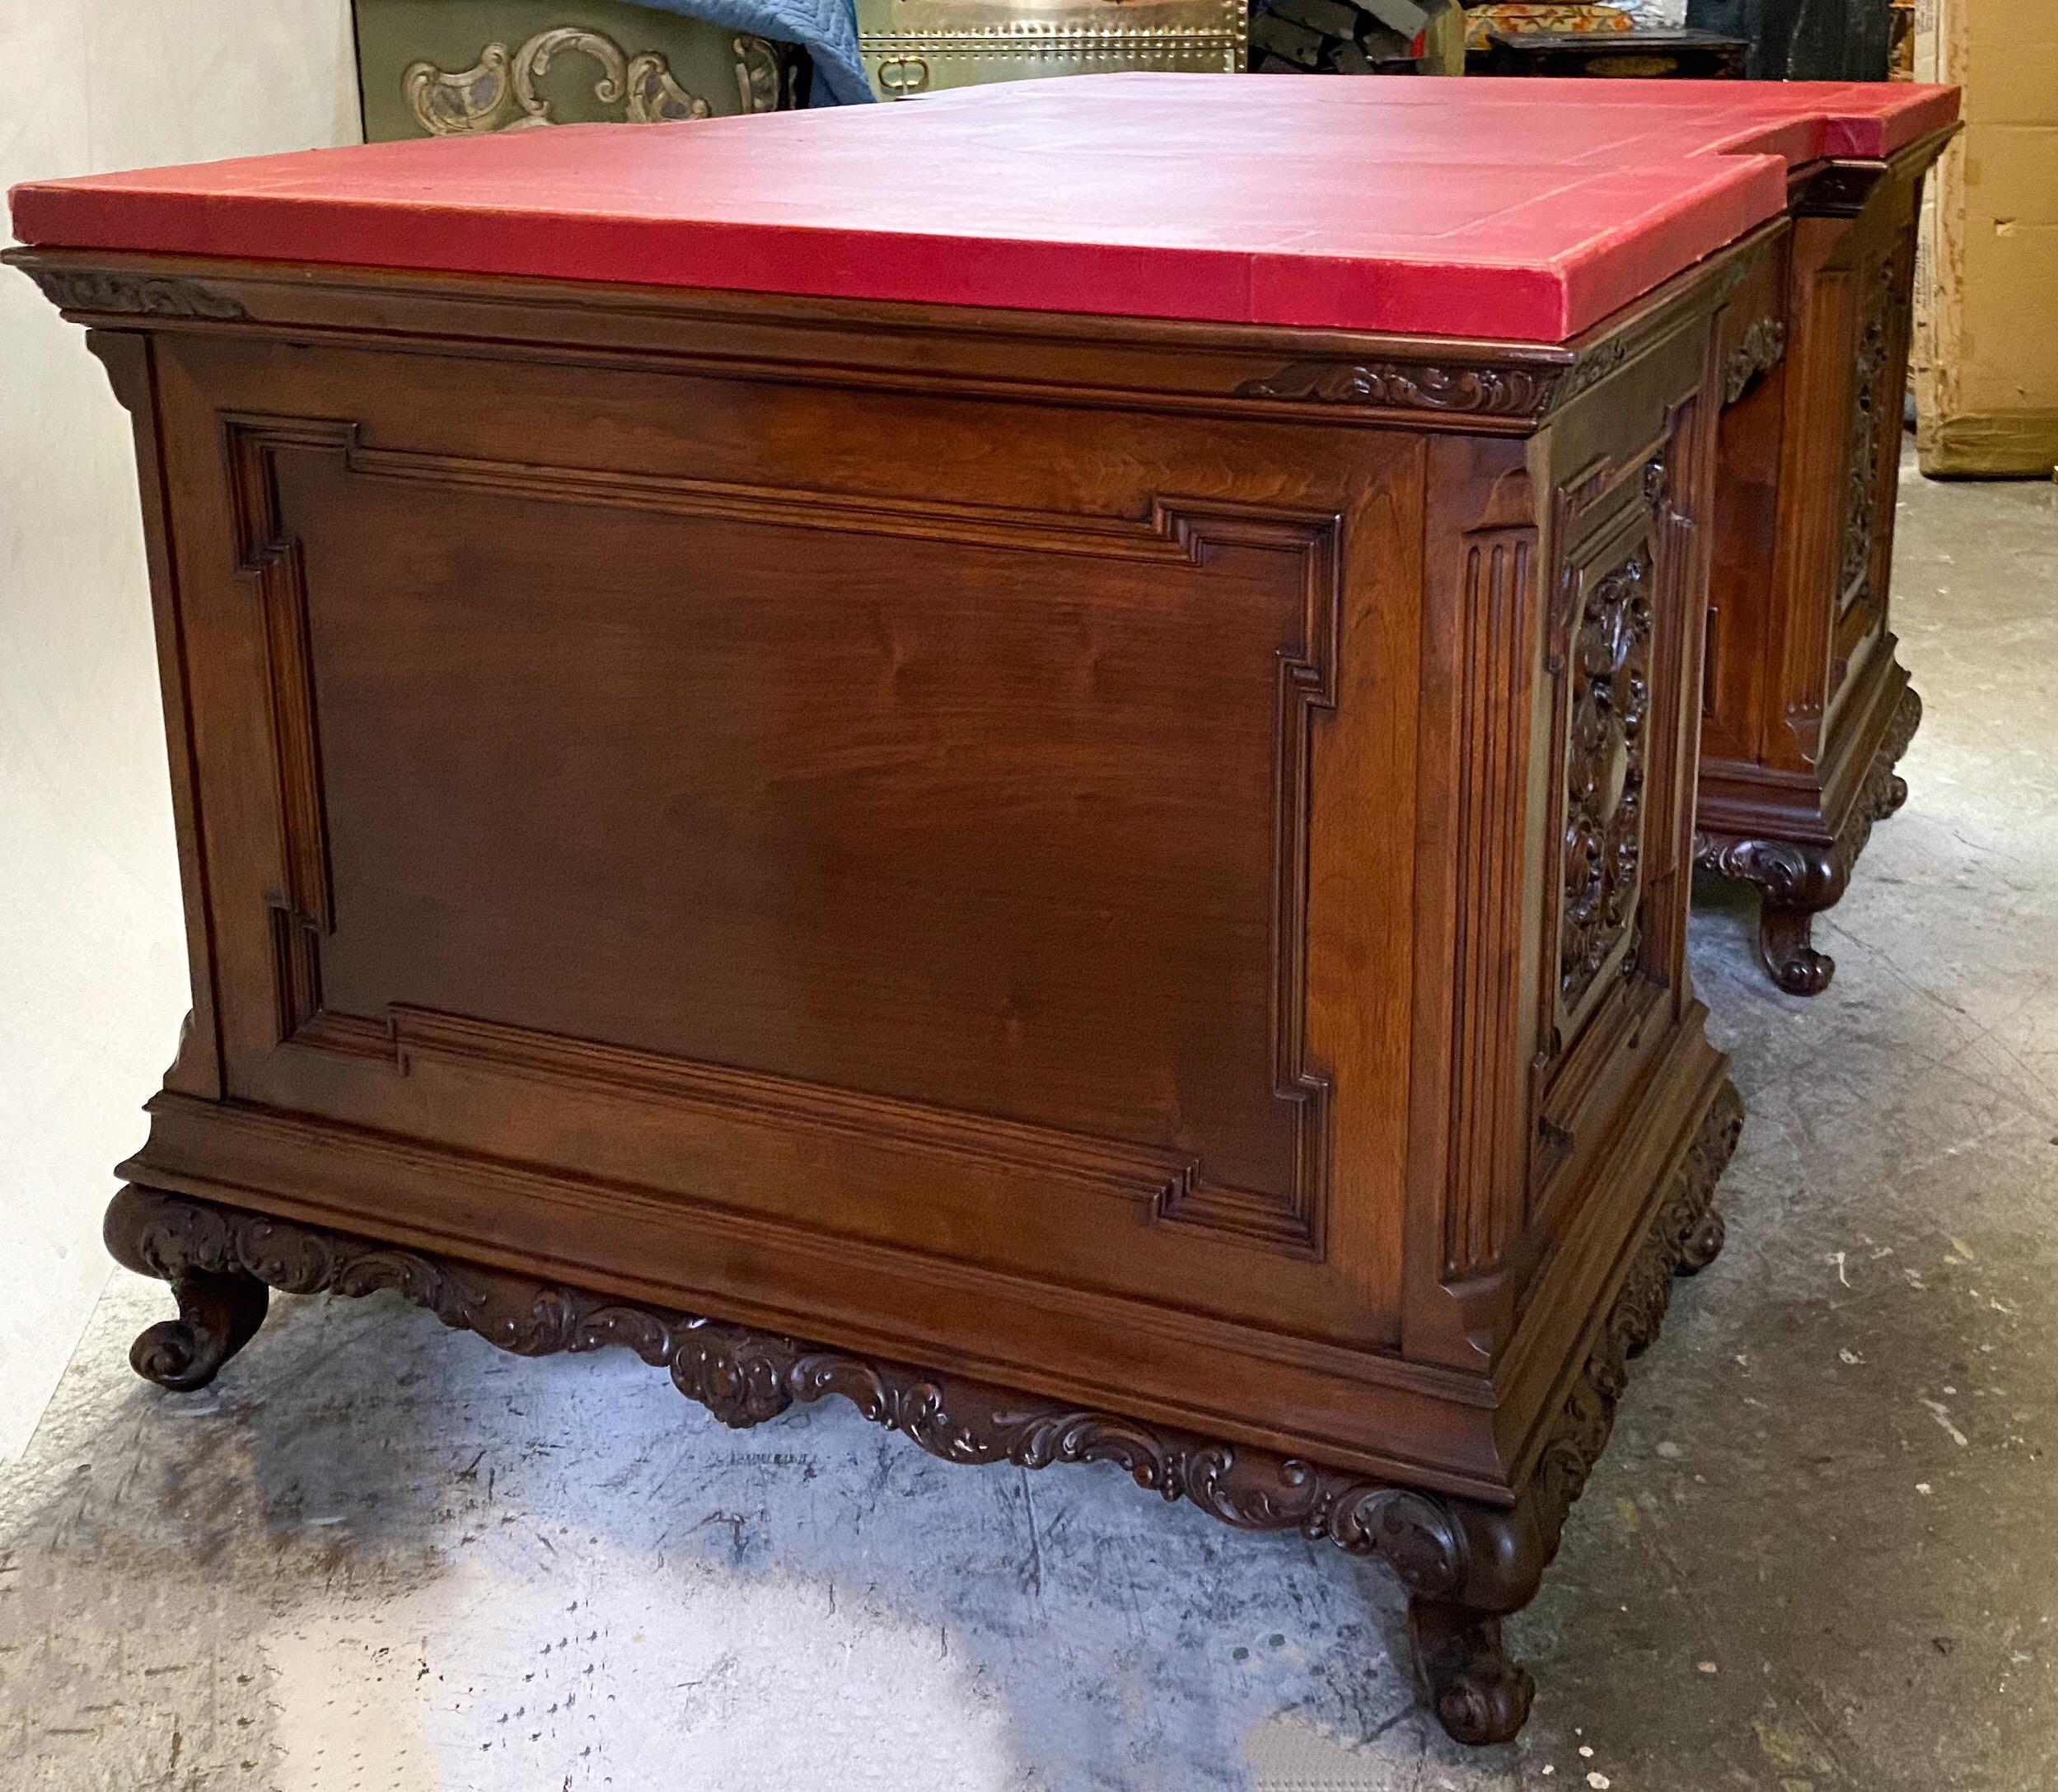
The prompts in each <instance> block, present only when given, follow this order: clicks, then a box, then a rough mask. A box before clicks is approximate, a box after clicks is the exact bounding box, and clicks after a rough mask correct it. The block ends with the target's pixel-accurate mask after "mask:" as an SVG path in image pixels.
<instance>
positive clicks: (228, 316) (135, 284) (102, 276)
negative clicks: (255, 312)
mask: <svg viewBox="0 0 2058 1792" xmlns="http://www.w3.org/2000/svg"><path fill="white" fill-rule="evenodd" d="M24 271H25V272H26V274H28V276H29V278H30V279H31V280H33V281H35V283H36V284H37V285H38V286H39V287H40V288H42V289H43V296H44V297H45V298H47V299H48V300H49V302H51V303H52V304H53V305H55V306H58V307H59V308H60V309H61V310H63V311H103V312H112V313H116V314H124V315H136V316H149V317H206V318H217V319H220V320H222V321H232V320H234V319H236V318H241V317H247V316H250V313H249V312H248V311H246V310H245V309H244V308H243V306H242V305H241V303H240V302H238V301H237V300H235V299H232V298H230V297H228V296H227V294H225V293H221V292H213V291H211V290H210V289H209V288H207V287H205V286H203V285H202V284H201V283H200V282H199V281H198V280H188V279H182V278H175V277H170V276H166V275H161V274H112V273H107V272H104V271H95V270H91V269H73V268H29V269H25V270H24Z"/></svg>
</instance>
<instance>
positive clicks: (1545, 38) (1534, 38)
mask: <svg viewBox="0 0 2058 1792" xmlns="http://www.w3.org/2000/svg"><path fill="white" fill-rule="evenodd" d="M1750 47H1751V46H1750V44H1748V42H1747V40H1744V39H1742V38H1741V37H1728V36H1724V35H1723V34H1721V33H1720V32H1718V31H1691V30H1676V31H1666V30H1655V29H1653V30H1643V29H1639V30H1634V31H1499V30H1497V31H1491V32H1489V33H1488V34H1487V41H1486V44H1485V48H1484V49H1476V50H1471V51H1469V52H1467V54H1466V58H1465V70H1466V73H1467V74H1474V75H1536V76H1559V77H1573V78H1588V77H1621V78H1626V79H1630V80H1638V81H1740V80H1742V78H1743V70H1744V63H1745V59H1746V58H1747V54H1748V53H1749V50H1750Z"/></svg>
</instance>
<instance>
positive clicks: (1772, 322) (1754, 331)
mask: <svg viewBox="0 0 2058 1792" xmlns="http://www.w3.org/2000/svg"><path fill="white" fill-rule="evenodd" d="M1785 354H1786V320H1785V319H1784V317H1759V318H1754V319H1753V320H1752V322H1751V324H1750V325H1749V326H1748V327H1747V329H1746V330H1745V331H1744V333H1743V339H1742V341H1741V342H1739V343H1738V344H1737V345H1736V347H1735V348H1733V349H1731V350H1730V351H1729V358H1728V360H1727V361H1725V362H1724V363H1723V367H1722V401H1723V403H1724V404H1725V405H1733V404H1735V403H1736V401H1737V400H1738V399H1740V398H1742V396H1743V395H1744V394H1745V393H1746V392H1747V391H1750V389H1751V387H1752V383H1753V382H1754V381H1756V380H1757V379H1758V378H1759V377H1761V375H1763V374H1766V373H1770V372H1771V371H1772V369H1773V368H1775V367H1777V366H1778V365H1779V364H1780V361H1781V360H1782V359H1784V357H1785Z"/></svg>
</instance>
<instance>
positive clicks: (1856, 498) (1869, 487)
mask: <svg viewBox="0 0 2058 1792" xmlns="http://www.w3.org/2000/svg"><path fill="white" fill-rule="evenodd" d="M1900 287H1901V257H1900V255H1899V254H1898V252H1890V253H1888V254H1887V255H1883V256H1882V257H1881V258H1880V260H1878V263H1877V264H1875V265H1874V266H1873V269H1872V270H1871V274H1870V276H1869V280H1868V282H1867V287H1866V290H1865V292H1864V296H1863V299H1862V302H1863V304H1864V319H1863V321H1862V322H1861V324H1860V325H1859V332H1858V348H1857V359H1856V365H1855V367H1854V369H1853V371H1852V373H1851V414H1850V439H1849V442H1848V443H1847V445H1846V447H1845V471H1844V479H1845V488H1844V552H1843V560H1842V565H1841V575H1842V583H1841V591H1842V594H1843V601H1842V605H1841V607H1842V608H1843V609H1845V610H1849V609H1850V608H1851V607H1852V606H1854V605H1855V604H1860V603H1864V602H1865V601H1867V600H1868V599H1869V597H1871V595H1872V563H1873V537H1874V535H1875V532H1876V530H1877V526H1878V508H1879V497H1880V492H1881V489H1882V487H1883V484H1884V483H1885V480H1886V471H1887V470H1886V466H1885V461H1886V457H1887V456H1888V455H1889V454H1891V453H1892V452H1894V449H1895V447H1896V445H1897V442H1898V441H1899V438H1900V429H1901V423H1900V419H1901V385H1900V380H1899V377H1898V376H1899V374H1900V372H1901V368H1900V366H1899V364H1898V363H1897V359H1896V358H1895V355H1894V353H1893V350H1894V348H1895V345H1896V343H1897V339H1898V334H1899V333H1898V332H1897V330H1895V328H1894V315H1895V311H1896V310H1897V299H1898V297H1899V296H1900Z"/></svg>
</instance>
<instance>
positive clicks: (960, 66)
mask: <svg viewBox="0 0 2058 1792" xmlns="http://www.w3.org/2000/svg"><path fill="white" fill-rule="evenodd" d="M857 4H858V47H859V49H861V51H862V52H863V56H864V64H865V73H867V74H868V75H869V76H870V77H872V87H873V88H874V90H875V91H877V93H878V95H879V96H880V97H881V98H882V99H886V100H904V99H910V98H912V97H913V96H914V95H916V94H918V93H926V92H932V91H936V90H938V89H940V88H943V87H969V86H971V85H972V84H973V83H975V82H985V81H1020V80H1025V79H1029V78H1032V77H1039V76H1045V75H1083V74H1106V73H1110V72H1111V71H1113V70H1116V69H1123V68H1157V69H1179V70H1186V71H1194V72H1207V71H1214V72H1218V73H1219V72H1223V71H1234V70H1237V69H1240V68H1242V67H1243V65H1244V38H1245V33H1246V25H1247V17H1246V14H1247V6H1246V0H857Z"/></svg>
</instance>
